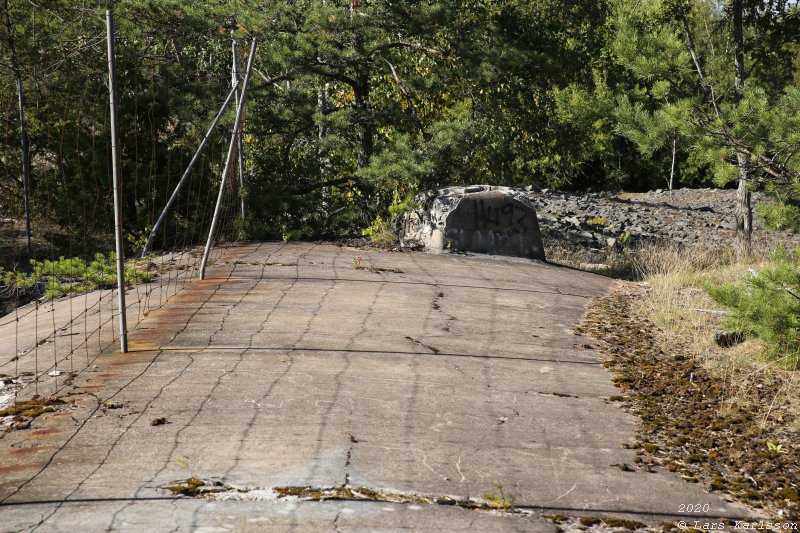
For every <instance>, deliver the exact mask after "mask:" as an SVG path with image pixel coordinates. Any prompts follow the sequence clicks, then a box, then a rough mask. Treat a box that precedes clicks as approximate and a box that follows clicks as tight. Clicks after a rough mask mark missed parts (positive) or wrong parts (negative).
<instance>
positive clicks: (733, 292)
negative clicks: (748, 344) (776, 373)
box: [706, 250, 800, 369]
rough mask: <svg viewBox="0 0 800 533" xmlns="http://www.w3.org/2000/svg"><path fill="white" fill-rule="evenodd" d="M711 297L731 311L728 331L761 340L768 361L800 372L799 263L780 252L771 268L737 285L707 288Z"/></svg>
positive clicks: (787, 254)
mask: <svg viewBox="0 0 800 533" xmlns="http://www.w3.org/2000/svg"><path fill="white" fill-rule="evenodd" d="M706 290H707V291H708V293H709V294H710V295H711V297H712V298H713V299H714V300H716V301H717V302H718V303H720V304H722V305H724V306H726V307H728V308H730V309H731V314H730V316H728V317H727V318H726V320H725V327H726V328H728V329H730V330H732V331H741V332H743V333H745V334H746V335H749V336H752V337H757V338H759V339H761V340H762V341H763V342H764V343H765V345H766V353H765V354H764V355H765V356H766V357H767V358H768V359H770V360H773V361H776V362H778V363H779V364H781V365H782V366H786V367H788V368H792V369H797V368H800V263H798V259H797V252H795V254H790V253H787V252H786V251H785V250H780V251H778V252H776V253H775V254H773V255H772V256H771V257H770V262H769V264H768V265H767V266H766V267H764V268H763V269H761V270H760V271H758V272H756V273H753V274H752V275H750V276H748V277H747V278H745V279H744V280H742V281H740V282H738V283H735V284H726V285H721V286H718V287H707V289H706Z"/></svg>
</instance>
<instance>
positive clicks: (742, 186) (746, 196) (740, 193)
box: [731, 0, 753, 260]
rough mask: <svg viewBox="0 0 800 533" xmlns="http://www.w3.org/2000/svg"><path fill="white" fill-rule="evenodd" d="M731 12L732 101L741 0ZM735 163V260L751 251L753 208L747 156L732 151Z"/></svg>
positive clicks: (739, 67)
mask: <svg viewBox="0 0 800 533" xmlns="http://www.w3.org/2000/svg"><path fill="white" fill-rule="evenodd" d="M731 10H732V15H733V64H734V67H735V73H734V78H733V80H734V98H735V101H736V103H739V102H740V101H741V100H742V96H743V91H744V80H745V68H744V37H743V33H742V11H743V8H742V0H731ZM736 165H737V166H738V167H739V187H738V189H737V190H736V208H735V210H734V216H735V218H736V257H737V258H738V259H739V260H744V259H747V258H748V257H749V256H750V255H751V253H752V235H753V207H752V205H751V204H750V192H748V190H747V183H748V182H749V181H750V170H749V168H748V164H747V155H746V154H744V153H742V152H737V153H736Z"/></svg>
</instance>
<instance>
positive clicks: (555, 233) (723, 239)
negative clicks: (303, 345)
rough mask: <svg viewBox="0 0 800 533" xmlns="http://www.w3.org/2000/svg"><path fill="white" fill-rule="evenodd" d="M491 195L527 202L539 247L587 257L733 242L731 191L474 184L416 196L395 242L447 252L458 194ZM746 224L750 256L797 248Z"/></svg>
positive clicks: (795, 242)
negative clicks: (636, 247)
mask: <svg viewBox="0 0 800 533" xmlns="http://www.w3.org/2000/svg"><path fill="white" fill-rule="evenodd" d="M490 191H496V192H501V193H503V195H505V196H507V197H513V198H514V199H515V201H516V202H519V203H520V205H522V204H525V205H527V204H528V202H529V203H530V205H531V210H533V209H534V208H535V213H536V216H537V218H538V230H540V232H541V236H542V237H543V238H544V240H545V241H550V242H560V243H568V244H570V245H573V246H580V247H583V248H585V249H587V250H590V251H591V250H596V251H598V252H599V251H602V250H605V249H607V248H609V247H614V246H616V247H620V246H627V245H631V244H635V243H642V242H655V241H671V242H678V243H685V244H702V245H707V246H711V247H729V246H730V245H731V243H732V240H733V239H734V238H735V237H736V226H735V221H734V202H735V196H736V191H734V190H723V189H677V190H674V191H672V192H670V191H666V190H661V189H658V190H655V191H650V192H646V193H623V192H601V193H588V194H576V193H570V192H564V191H552V190H548V189H538V188H535V187H524V188H509V187H490V186H486V185H473V186H470V187H450V188H447V189H441V190H439V191H428V192H426V193H422V194H421V195H419V196H418V198H417V203H418V204H419V205H420V209H419V210H418V211H417V212H415V213H413V214H412V215H411V216H410V218H409V219H407V221H406V228H405V232H404V234H403V235H402V236H401V244H402V245H403V246H404V247H420V246H425V247H430V246H431V245H432V246H433V247H437V246H438V249H439V250H442V249H447V248H448V246H447V242H448V240H447V237H446V236H445V231H446V220H445V219H446V217H447V216H448V213H450V212H451V211H452V210H453V209H454V208H455V207H456V205H457V204H458V202H459V201H460V199H461V197H463V196H464V195H465V194H467V195H470V194H473V193H484V194H485V193H486V192H490ZM763 201H766V198H765V196H764V195H763V194H761V193H753V205H754V207H755V206H756V205H757V204H758V203H759V202H763ZM753 226H754V232H753V244H754V248H755V249H756V250H771V249H773V248H774V247H775V245H777V244H779V243H781V244H784V245H786V246H788V247H789V248H794V247H798V246H800V235H795V234H793V233H792V232H790V231H783V232H774V231H769V230H767V229H766V228H765V227H764V225H763V224H762V223H761V221H760V220H759V218H758V216H757V215H754V218H753ZM437 230H439V231H440V232H439V233H437ZM474 251H478V250H474ZM500 253H503V252H500ZM508 255H524V254H508ZM600 255H602V254H599V255H598V257H599V256H600ZM529 256H530V255H529Z"/></svg>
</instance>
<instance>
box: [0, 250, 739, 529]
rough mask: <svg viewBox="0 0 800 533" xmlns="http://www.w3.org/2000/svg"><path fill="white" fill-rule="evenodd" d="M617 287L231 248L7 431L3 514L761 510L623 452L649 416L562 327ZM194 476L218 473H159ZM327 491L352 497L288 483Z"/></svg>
mask: <svg viewBox="0 0 800 533" xmlns="http://www.w3.org/2000/svg"><path fill="white" fill-rule="evenodd" d="M609 288H610V281H609V280H608V279H606V278H602V277H599V276H594V275H590V274H586V273H582V272H576V271H573V270H568V269H565V268H561V267H557V266H552V265H547V264H543V263H536V262H530V261H526V260H522V259H518V260H513V259H505V260H498V259H492V258H477V257H465V256H452V255H440V256H434V255H424V254H416V253H383V252H372V251H359V250H353V249H347V248H340V247H337V246H332V245H317V244H281V243H259V244H246V245H242V246H239V247H237V248H236V249H234V250H233V251H232V252H231V253H230V254H229V256H228V260H227V262H226V263H224V264H222V265H220V266H218V267H217V269H216V270H215V271H213V272H211V276H210V277H209V279H208V280H206V281H204V282H193V283H192V284H190V285H189V286H188V287H187V288H185V289H184V290H183V291H182V292H180V293H179V294H178V295H177V296H175V297H173V298H172V299H171V300H170V301H169V304H168V305H167V306H165V307H164V308H162V309H161V310H159V311H156V312H153V313H151V314H150V315H149V316H148V317H147V318H146V319H144V320H143V322H142V323H141V324H140V325H139V327H138V328H137V329H136V330H135V331H134V332H133V334H132V336H131V347H132V349H133V352H132V353H130V354H119V353H108V354H106V355H104V356H103V357H100V358H98V360H97V362H96V366H95V367H94V368H91V369H90V371H88V372H86V373H83V374H81V375H80V376H78V377H77V378H76V379H75V381H74V384H73V385H72V388H71V389H70V390H69V391H67V393H66V394H64V395H63V397H64V398H65V401H67V402H68V404H67V405H68V406H69V409H68V410H59V412H56V413H48V414H45V415H42V416H40V417H39V418H37V419H36V421H35V423H34V426H33V427H32V429H29V430H24V431H22V430H21V431H13V432H9V433H7V434H5V435H4V437H3V438H2V442H0V472H1V473H2V478H0V500H2V505H0V523H2V524H3V526H4V529H8V530H29V529H36V531H78V530H80V531H105V530H117V529H127V530H136V531H196V530H199V528H201V527H207V528H210V529H208V530H209V531H211V530H212V529H211V528H213V530H214V531H224V530H228V531H234V530H235V531H264V530H270V531H273V530H297V531H317V530H318V531H331V530H336V529H338V530H342V531H344V530H352V529H358V528H363V529H366V530H381V529H391V530H396V529H404V528H408V529H443V530H459V531H464V530H475V531H516V530H520V531H539V530H541V531H554V530H555V526H554V525H553V524H551V523H550V522H548V521H547V520H545V519H544V518H542V517H541V515H542V514H548V513H551V514H554V513H560V514H565V515H567V516H578V515H581V514H584V515H585V514H587V513H590V514H604V515H614V516H620V515H621V516H628V517H635V518H636V519H637V520H639V521H643V522H646V523H649V524H653V525H657V524H658V523H659V522H660V521H662V520H664V519H668V518H671V517H678V516H679V515H680V512H679V511H680V504H681V503H683V504H686V503H692V504H705V503H708V504H709V511H708V512H707V513H705V514H706V515H709V516H715V517H718V516H730V517H741V516H746V515H748V514H749V513H748V511H747V509H744V508H742V507H740V506H737V505H735V504H731V503H728V502H725V501H723V500H722V499H721V498H720V497H718V496H716V495H712V494H707V493H705V492H703V491H702V490H701V488H700V487H698V486H697V485H695V484H690V483H686V482H684V481H683V480H682V479H680V478H679V477H678V476H676V475H674V474H671V473H668V472H665V471H657V472H655V473H650V472H647V471H644V470H639V469H637V468H636V467H635V462H634V459H635V452H634V451H633V450H628V449H625V448H623V444H624V443H628V442H631V441H632V440H633V439H634V432H635V424H636V421H635V420H634V419H633V418H632V417H630V416H629V415H627V414H626V413H624V412H623V411H622V410H621V409H620V408H619V407H618V404H616V403H614V402H612V401H610V400H609V398H610V397H611V396H614V395H616V394H619V391H618V389H616V388H615V387H614V386H613V385H612V383H611V381H610V376H609V375H608V374H607V372H606V371H605V370H604V368H603V367H602V366H601V365H600V364H599V361H598V354H597V353H596V351H595V350H593V349H591V347H590V346H589V345H588V341H587V340H586V339H584V338H581V337H579V336H576V335H575V334H573V333H572V332H571V331H570V328H571V327H572V326H573V325H574V324H575V323H576V322H577V321H578V320H579V319H580V317H581V315H582V313H583V312H584V306H585V305H586V304H587V303H588V301H589V299H590V298H592V297H594V296H598V295H602V294H604V293H605V292H607V291H608V290H609ZM108 399H113V400H115V401H118V402H121V407H120V408H116V409H111V408H107V407H104V405H106V406H107V405H108V404H106V403H104V402H105V401H106V400H108ZM159 419H163V420H162V421H161V422H159ZM623 465H624V466H623ZM189 478H194V479H198V480H202V481H203V482H204V483H206V484H207V485H206V487H208V488H210V489H213V488H215V487H216V489H218V490H217V491H216V492H215V491H213V490H209V492H208V493H207V494H206V495H205V496H204V497H203V498H189V497H176V496H175V495H174V494H173V492H175V491H173V492H170V491H169V490H168V489H166V488H165V487H168V486H172V487H175V486H180V485H181V482H182V481H184V482H185V480H186V479H189ZM275 487H283V488H282V489H281V491H282V492H281V491H278V492H276V491H275V490H273V489H274V488H275ZM287 487H289V488H292V489H289V488H287ZM324 490H337V491H341V492H338V493H337V494H339V495H349V496H350V497H348V498H344V499H341V498H339V499H336V500H333V501H330V500H329V501H300V500H298V499H297V498H296V497H294V496H292V494H295V495H297V494H300V495H305V496H311V497H313V496H314V495H323V491H324ZM303 491H305V492H303ZM347 491H349V492H347ZM469 498H473V500H472V501H477V500H481V499H482V501H484V502H489V503H490V504H491V505H494V506H495V507H497V509H498V510H496V511H492V512H486V511H485V508H484V511H481V510H475V508H474V507H472V508H471V507H470V506H469V505H466V504H465V503H464V502H467V501H469V500H468V499H469ZM511 502H513V504H514V507H515V508H517V509H521V510H524V511H525V513H523V514H514V513H510V512H508V509H504V508H505V507H507V505H506V503H511Z"/></svg>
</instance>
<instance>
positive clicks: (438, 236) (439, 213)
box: [400, 185, 544, 259]
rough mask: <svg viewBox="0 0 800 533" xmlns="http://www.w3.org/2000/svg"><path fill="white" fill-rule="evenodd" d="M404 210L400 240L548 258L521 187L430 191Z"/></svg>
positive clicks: (406, 243)
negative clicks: (413, 205) (415, 204)
mask: <svg viewBox="0 0 800 533" xmlns="http://www.w3.org/2000/svg"><path fill="white" fill-rule="evenodd" d="M416 201H417V204H418V205H419V208H418V209H417V210H415V211H414V212H412V213H410V214H408V215H407V216H406V220H405V224H404V229H403V232H402V234H401V236H400V243H401V245H402V246H403V247H406V248H425V249H426V250H427V251H429V252H433V253H439V252H442V251H446V250H449V251H465V252H477V253H487V254H496V255H509V256H516V257H527V258H531V259H544V246H543V245H542V236H541V233H540V231H539V223H538V220H537V218H536V210H535V209H534V207H533V204H532V203H531V201H530V200H529V199H528V196H527V195H526V194H525V193H524V192H521V191H518V190H514V189H511V188H509V187H492V186H488V185H474V186H471V187H449V188H446V189H440V190H438V191H428V192H425V193H422V194H420V195H419V196H418V197H417V198H416Z"/></svg>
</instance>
